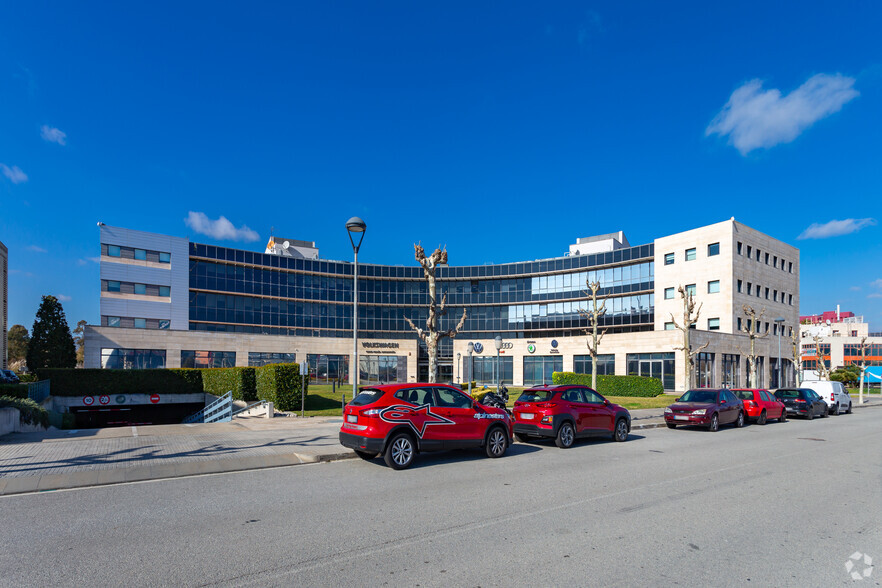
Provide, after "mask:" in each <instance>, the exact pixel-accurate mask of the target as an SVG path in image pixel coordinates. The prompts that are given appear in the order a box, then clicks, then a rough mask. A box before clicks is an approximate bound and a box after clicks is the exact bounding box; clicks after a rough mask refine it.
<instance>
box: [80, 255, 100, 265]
mask: <svg viewBox="0 0 882 588" xmlns="http://www.w3.org/2000/svg"><path fill="white" fill-rule="evenodd" d="M100 261H101V258H100V257H87V258H86V259H78V260H77V265H79V266H84V265H89V262H92V263H99V262H100Z"/></svg>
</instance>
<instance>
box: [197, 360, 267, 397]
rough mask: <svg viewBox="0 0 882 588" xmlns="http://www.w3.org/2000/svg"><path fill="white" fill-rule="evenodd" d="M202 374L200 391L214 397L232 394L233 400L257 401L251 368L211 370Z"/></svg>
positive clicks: (206, 370)
mask: <svg viewBox="0 0 882 588" xmlns="http://www.w3.org/2000/svg"><path fill="white" fill-rule="evenodd" d="M199 371H201V372H202V389H203V390H204V391H205V392H208V393H209V394H214V395H215V396H223V395H224V394H226V393H227V392H232V393H233V400H246V401H251V400H257V383H256V377H255V374H254V371H255V370H254V368H252V367H231V368H211V369H203V370H199Z"/></svg>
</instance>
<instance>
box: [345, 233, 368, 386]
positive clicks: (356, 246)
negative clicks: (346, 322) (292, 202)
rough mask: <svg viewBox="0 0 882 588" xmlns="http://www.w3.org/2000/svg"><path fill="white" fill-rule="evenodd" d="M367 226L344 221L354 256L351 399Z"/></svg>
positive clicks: (355, 374)
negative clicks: (361, 260) (360, 263)
mask: <svg viewBox="0 0 882 588" xmlns="http://www.w3.org/2000/svg"><path fill="white" fill-rule="evenodd" d="M366 230H367V225H366V224H365V222H364V221H363V220H361V219H360V218H358V217H357V216H353V217H352V218H351V219H349V220H348V221H346V231H347V233H348V235H349V242H350V243H352V253H353V254H354V256H355V265H353V267H352V361H353V362H354V364H355V365H353V366H350V370H351V371H352V398H355V397H356V396H358V249H359V248H360V247H361V242H362V241H364V233H365V231H366ZM353 233H357V234H358V243H356V242H355V239H353V238H352V235H353Z"/></svg>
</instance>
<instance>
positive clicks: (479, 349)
mask: <svg viewBox="0 0 882 588" xmlns="http://www.w3.org/2000/svg"><path fill="white" fill-rule="evenodd" d="M482 351H484V346H483V345H481V344H480V343H475V353H481V352H482Z"/></svg>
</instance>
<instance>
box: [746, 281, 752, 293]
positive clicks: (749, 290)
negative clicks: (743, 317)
mask: <svg viewBox="0 0 882 588" xmlns="http://www.w3.org/2000/svg"><path fill="white" fill-rule="evenodd" d="M751 292H753V284H751V283H750V282H747V295H748V296H750V293H751Z"/></svg>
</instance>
